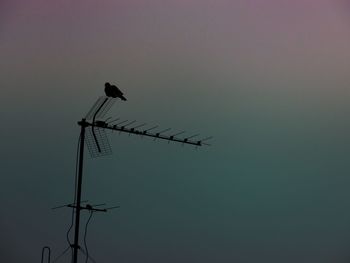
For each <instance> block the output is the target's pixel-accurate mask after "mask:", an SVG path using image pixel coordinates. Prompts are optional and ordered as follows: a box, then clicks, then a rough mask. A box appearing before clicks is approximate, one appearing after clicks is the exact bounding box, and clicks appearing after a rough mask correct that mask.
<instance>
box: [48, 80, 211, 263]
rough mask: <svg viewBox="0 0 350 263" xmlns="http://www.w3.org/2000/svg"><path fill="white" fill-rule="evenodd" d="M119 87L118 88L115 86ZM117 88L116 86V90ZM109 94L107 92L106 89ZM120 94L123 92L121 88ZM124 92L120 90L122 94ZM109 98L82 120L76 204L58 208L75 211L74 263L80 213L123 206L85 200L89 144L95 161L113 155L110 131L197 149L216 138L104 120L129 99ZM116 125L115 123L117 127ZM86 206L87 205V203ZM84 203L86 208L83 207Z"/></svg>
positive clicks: (74, 262) (99, 103)
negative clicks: (115, 106)
mask: <svg viewBox="0 0 350 263" xmlns="http://www.w3.org/2000/svg"><path fill="white" fill-rule="evenodd" d="M113 87H115V86H113ZM115 88H116V87H115ZM105 91H106V89H105ZM118 91H119V89H118ZM119 92H120V91H119ZM106 94H107V95H108V96H101V97H100V98H98V99H97V101H96V102H95V104H94V105H93V106H92V108H91V109H90V110H89V112H88V113H87V115H86V116H85V118H82V119H81V120H80V121H79V122H78V125H79V126H80V137H79V140H80V141H79V159H78V174H77V175H78V178H77V185H76V196H74V200H76V201H75V202H74V203H70V204H65V205H62V206H59V207H55V208H54V209H56V208H61V207H69V208H72V209H73V211H74V212H75V213H74V214H75V218H74V243H73V244H71V247H72V249H73V263H77V262H78V251H79V249H80V246H79V230H80V213H81V211H82V210H87V211H90V212H107V211H108V210H110V209H114V208H119V206H113V207H108V208H104V207H101V206H104V205H105V204H98V205H90V204H87V202H88V201H87V200H83V201H82V200H81V195H82V182H83V164H84V146H85V144H86V146H87V148H88V150H89V153H90V155H91V157H92V158H97V157H102V156H106V155H111V154H112V148H111V146H110V144H109V142H108V137H107V134H106V131H107V130H111V131H118V132H119V133H127V134H129V135H138V136H141V137H149V138H153V139H154V140H164V141H168V142H169V143H170V142H175V143H180V144H183V145H185V144H187V145H192V146H195V147H200V146H204V145H210V144H208V143H207V141H208V140H209V139H211V138H212V137H206V138H202V139H198V140H194V138H195V137H198V136H199V134H194V135H190V136H186V137H179V135H181V134H184V133H185V131H180V132H176V133H172V134H170V135H169V134H168V135H167V134H166V132H169V131H170V130H171V128H167V129H163V130H160V131H159V130H157V129H158V128H159V127H158V125H156V126H152V127H150V128H143V129H141V128H142V127H145V126H146V123H141V124H137V123H136V121H135V120H132V121H130V120H120V118H117V119H114V120H111V121H109V119H110V118H107V119H106V120H102V119H103V117H104V116H105V115H106V113H107V112H108V111H109V110H110V108H111V107H112V106H113V104H114V103H115V102H116V100H117V99H118V98H121V99H122V100H126V99H125V98H124V97H123V96H122V93H121V96H122V97H118V96H117V97H116V96H113V94H112V95H111V94H110V93H108V92H107V91H106ZM113 123H114V124H113ZM84 203H85V204H84ZM82 204H84V205H82Z"/></svg>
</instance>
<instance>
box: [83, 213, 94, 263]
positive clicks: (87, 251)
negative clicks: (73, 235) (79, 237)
mask: <svg viewBox="0 0 350 263" xmlns="http://www.w3.org/2000/svg"><path fill="white" fill-rule="evenodd" d="M93 213H94V212H93V211H90V215H89V219H88V220H87V221H86V225H85V232H84V247H85V251H86V259H85V263H87V262H88V259H89V250H88V248H87V245H86V235H87V230H88V225H89V222H90V220H91V218H92V214H93Z"/></svg>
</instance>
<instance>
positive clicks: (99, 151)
mask: <svg viewBox="0 0 350 263" xmlns="http://www.w3.org/2000/svg"><path fill="white" fill-rule="evenodd" d="M94 132H95V136H96V137H94V133H93V131H92V127H88V128H87V129H86V140H85V142H86V145H87V148H88V150H89V153H90V156H91V157H92V158H97V157H102V156H107V155H111V154H112V148H111V146H110V144H109V142H108V137H107V134H106V131H105V129H104V128H99V127H96V126H95V127H94ZM95 138H96V139H95ZM96 140H97V142H96ZM97 143H98V144H97Z"/></svg>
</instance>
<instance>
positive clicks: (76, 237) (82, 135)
mask: <svg viewBox="0 0 350 263" xmlns="http://www.w3.org/2000/svg"><path fill="white" fill-rule="evenodd" d="M78 124H79V125H80V126H81V131H80V145H79V146H80V149H79V170H78V182H77V196H76V198H77V199H76V202H77V203H76V212H75V233H74V244H73V263H77V262H78V249H79V224H80V210H81V207H80V203H81V185H82V182H83V161H84V141H85V128H86V127H87V125H86V121H85V119H82V120H81V121H80V122H79V123H78Z"/></svg>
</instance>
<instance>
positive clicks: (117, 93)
mask: <svg viewBox="0 0 350 263" xmlns="http://www.w3.org/2000/svg"><path fill="white" fill-rule="evenodd" d="M105 93H106V96H107V97H112V98H120V99H121V100H124V101H126V98H125V97H124V96H123V92H121V90H120V89H119V88H118V87H117V86H115V85H111V84H109V82H106V83H105Z"/></svg>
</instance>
